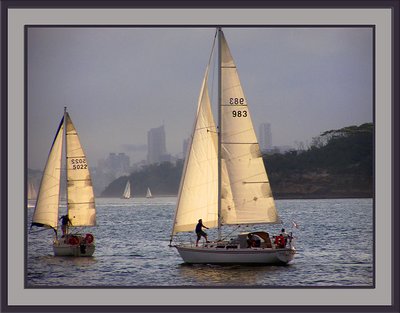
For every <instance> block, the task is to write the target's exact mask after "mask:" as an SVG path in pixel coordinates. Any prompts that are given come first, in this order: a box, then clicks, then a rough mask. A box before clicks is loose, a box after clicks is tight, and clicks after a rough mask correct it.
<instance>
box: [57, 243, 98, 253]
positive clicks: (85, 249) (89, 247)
mask: <svg viewBox="0 0 400 313" xmlns="http://www.w3.org/2000/svg"><path fill="white" fill-rule="evenodd" d="M53 251H54V256H73V257H88V256H92V255H93V253H94V251H95V244H94V243H90V244H88V243H78V244H70V243H68V242H64V240H55V241H54V242H53Z"/></svg>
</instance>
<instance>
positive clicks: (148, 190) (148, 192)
mask: <svg viewBox="0 0 400 313" xmlns="http://www.w3.org/2000/svg"><path fill="white" fill-rule="evenodd" d="M146 198H153V195H152V194H151V191H150V188H149V187H147V192H146Z"/></svg>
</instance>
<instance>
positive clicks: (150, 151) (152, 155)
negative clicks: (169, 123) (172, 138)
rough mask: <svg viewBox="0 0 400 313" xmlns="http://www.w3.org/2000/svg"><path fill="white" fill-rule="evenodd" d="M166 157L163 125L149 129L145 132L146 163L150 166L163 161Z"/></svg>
mask: <svg viewBox="0 0 400 313" xmlns="http://www.w3.org/2000/svg"><path fill="white" fill-rule="evenodd" d="M166 155H167V148H166V144H165V131H164V125H163V126H160V127H158V128H152V129H150V130H149V131H148V132H147V163H148V164H152V163H159V162H162V161H165V159H166Z"/></svg>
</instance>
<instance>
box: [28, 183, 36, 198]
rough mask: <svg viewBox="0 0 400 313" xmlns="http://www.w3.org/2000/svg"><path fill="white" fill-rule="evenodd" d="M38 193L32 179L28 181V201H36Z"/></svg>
mask: <svg viewBox="0 0 400 313" xmlns="http://www.w3.org/2000/svg"><path fill="white" fill-rule="evenodd" d="M36 197H37V192H36V188H35V185H34V183H33V180H32V179H29V180H28V200H36Z"/></svg>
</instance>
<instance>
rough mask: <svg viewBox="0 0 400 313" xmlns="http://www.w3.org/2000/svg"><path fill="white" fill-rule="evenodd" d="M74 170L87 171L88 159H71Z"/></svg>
mask: <svg viewBox="0 0 400 313" xmlns="http://www.w3.org/2000/svg"><path fill="white" fill-rule="evenodd" d="M71 164H72V169H73V170H85V169H87V168H88V167H87V163H86V159H71Z"/></svg>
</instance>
